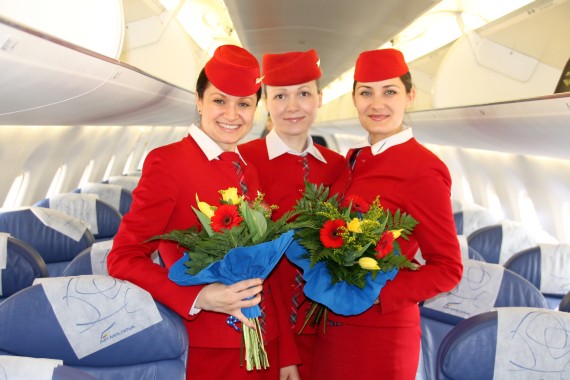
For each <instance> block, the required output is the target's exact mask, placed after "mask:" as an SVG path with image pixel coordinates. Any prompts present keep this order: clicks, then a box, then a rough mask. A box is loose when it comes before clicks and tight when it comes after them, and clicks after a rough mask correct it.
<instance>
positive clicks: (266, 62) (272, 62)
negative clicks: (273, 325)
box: [239, 50, 348, 379]
mask: <svg viewBox="0 0 570 380" xmlns="http://www.w3.org/2000/svg"><path fill="white" fill-rule="evenodd" d="M319 64H320V62H319V57H318V56H317V52H316V51H315V50H309V51H306V52H288V53H283V54H265V55H264V56H263V62H262V77H263V84H264V85H265V96H266V104H267V110H268V112H269V116H270V117H271V120H272V122H273V128H272V130H271V132H269V134H268V135H267V136H266V137H265V138H264V139H257V140H254V141H251V142H248V143H246V144H243V145H240V147H239V149H240V152H241V154H242V155H243V157H244V159H245V160H246V162H248V164H249V165H255V167H256V169H257V171H258V173H259V177H260V181H261V188H262V189H263V192H264V193H265V194H266V197H265V199H266V200H267V201H268V203H270V204H276V205H278V206H279V209H278V210H276V212H275V214H274V215H275V217H276V218H278V217H280V216H281V215H283V214H284V213H285V212H286V211H289V210H291V209H292V208H293V206H294V205H295V203H296V201H297V199H299V198H300V197H301V195H302V193H303V191H304V190H305V179H306V180H308V181H309V182H313V183H317V184H323V185H326V186H331V185H333V184H335V185H336V184H337V183H339V182H340V181H343V180H344V181H346V178H347V176H348V165H347V162H346V160H345V159H344V157H342V156H341V155H340V154H338V153H336V152H334V151H332V150H330V149H327V148H325V147H323V146H321V145H318V144H314V143H313V140H312V138H311V136H310V134H309V132H310V131H309V129H310V127H311V125H312V124H313V122H314V120H315V118H316V116H317V110H318V109H319V107H320V106H321V104H322V92H321V89H320V87H319V83H318V79H319V78H320V77H321V69H320V66H319ZM345 187H346V185H345V184H343V185H342V186H339V188H342V189H344V188H345ZM298 273H299V272H298V270H297V267H295V266H294V265H292V264H291V263H290V262H289V261H288V260H287V259H286V258H285V257H284V258H283V260H282V261H281V262H280V263H279V265H278V266H277V269H276V270H275V271H274V273H273V274H272V275H271V276H272V277H273V278H278V279H279V282H280V283H281V284H282V285H283V290H284V293H285V304H286V306H287V308H289V309H291V316H290V323H291V328H292V329H293V331H294V332H295V339H296V342H297V347H298V349H299V353H300V354H301V361H302V364H301V365H300V366H299V367H298V369H299V374H300V376H301V379H310V372H311V365H312V357H313V349H314V341H315V336H316V335H315V330H314V329H311V328H310V327H305V329H304V330H303V333H302V334H301V335H299V334H298V333H299V331H300V330H301V328H302V326H303V323H304V321H305V313H306V310H307V308H308V306H309V302H307V300H306V299H305V297H304V296H303V292H302V284H301V283H300V282H299V281H300V280H301V278H300V276H298Z"/></svg>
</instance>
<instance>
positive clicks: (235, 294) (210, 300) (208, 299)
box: [194, 278, 263, 328]
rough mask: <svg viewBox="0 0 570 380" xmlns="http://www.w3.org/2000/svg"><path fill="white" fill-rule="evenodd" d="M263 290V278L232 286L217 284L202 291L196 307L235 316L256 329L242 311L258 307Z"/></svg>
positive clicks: (207, 286)
mask: <svg viewBox="0 0 570 380" xmlns="http://www.w3.org/2000/svg"><path fill="white" fill-rule="evenodd" d="M262 290H263V280H262V279H261V278H253V279H249V280H243V281H239V282H236V283H235V284H232V285H224V284H222V283H219V282H215V283H212V284H209V285H206V286H205V287H204V288H203V289H202V291H200V293H199V294H198V298H197V299H196V303H195V304H194V306H195V307H196V308H198V309H202V310H210V311H217V312H220V313H225V314H229V315H233V316H234V317H236V318H237V319H239V320H240V321H241V322H242V323H243V324H245V325H246V326H248V327H250V328H255V326H254V324H253V323H252V322H250V321H249V319H248V318H247V317H246V316H245V315H243V313H242V312H241V309H242V308H244V307H251V306H255V305H257V304H258V303H259V302H260V301H261V295H260V294H259V293H260V292H261V291H262ZM249 298H251V299H249Z"/></svg>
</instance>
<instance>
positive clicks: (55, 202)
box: [34, 193, 123, 240]
mask: <svg viewBox="0 0 570 380" xmlns="http://www.w3.org/2000/svg"><path fill="white" fill-rule="evenodd" d="M34 206H36V207H45V208H50V209H55V210H58V211H61V212H64V213H66V214H68V215H71V216H74V217H76V218H79V219H81V220H83V221H84V222H86V223H87V224H88V225H89V229H90V230H91V232H92V233H93V236H94V237H95V240H108V239H112V238H113V237H114V236H115V235H116V234H117V232H118V231H119V225H120V224H121V220H122V218H123V216H122V215H121V213H120V212H119V210H118V209H116V208H115V207H113V206H111V205H110V204H108V203H107V202H105V201H102V200H101V199H98V198H97V195H95V194H79V193H66V194H57V195H55V196H53V197H51V198H46V199H42V200H41V201H39V202H37V203H36V204H35V205H34Z"/></svg>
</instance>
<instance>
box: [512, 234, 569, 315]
mask: <svg viewBox="0 0 570 380" xmlns="http://www.w3.org/2000/svg"><path fill="white" fill-rule="evenodd" d="M504 266H505V268H508V269H510V270H512V271H513V272H515V273H518V274H520V275H521V276H523V277H524V278H526V279H527V280H529V281H530V282H531V283H532V284H533V285H534V286H536V287H537V288H538V289H539V290H540V292H541V293H542V294H543V295H544V297H545V298H546V301H547V303H548V307H549V308H550V309H556V308H558V306H559V305H560V302H561V301H562V298H563V297H564V296H565V295H566V293H568V292H570V244H540V245H538V246H536V247H532V248H529V249H525V250H523V251H521V252H519V253H516V254H515V255H513V256H512V257H511V258H510V259H509V260H507V262H505V264H504Z"/></svg>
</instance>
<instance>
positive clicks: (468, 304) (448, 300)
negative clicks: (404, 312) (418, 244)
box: [418, 260, 546, 379]
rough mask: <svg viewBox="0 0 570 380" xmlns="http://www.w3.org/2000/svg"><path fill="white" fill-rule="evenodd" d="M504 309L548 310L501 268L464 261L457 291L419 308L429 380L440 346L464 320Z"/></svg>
mask: <svg viewBox="0 0 570 380" xmlns="http://www.w3.org/2000/svg"><path fill="white" fill-rule="evenodd" d="M504 306H532V307H546V301H545V299H544V297H543V296H542V294H541V293H540V291H539V290H538V289H537V288H536V287H534V285H532V284H531V283H530V282H528V281H527V280H526V279H524V278H523V277H521V276H519V275H518V274H516V273H514V272H511V271H509V270H508V269H505V268H504V267H503V266H502V265H499V264H491V263H486V262H482V261H476V260H464V262H463V277H462V279H461V281H460V282H459V284H458V285H457V287H455V289H453V290H451V291H449V292H444V293H442V294H440V295H438V296H436V297H434V298H431V299H429V300H426V301H425V302H424V304H423V305H422V306H421V307H420V315H421V317H420V323H421V327H422V338H421V348H422V364H423V368H420V369H419V370H418V371H419V372H423V374H424V376H425V378H426V379H435V376H436V364H437V362H436V358H437V351H438V349H439V346H440V343H441V341H442V340H443V338H444V337H445V336H446V335H447V333H448V332H449V331H450V330H451V329H452V328H453V326H455V325H457V324H458V323H459V322H461V321H462V320H464V319H466V318H469V317H471V316H473V315H477V314H481V313H484V312H487V311H490V310H494V309H495V308H498V307H504Z"/></svg>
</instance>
